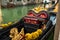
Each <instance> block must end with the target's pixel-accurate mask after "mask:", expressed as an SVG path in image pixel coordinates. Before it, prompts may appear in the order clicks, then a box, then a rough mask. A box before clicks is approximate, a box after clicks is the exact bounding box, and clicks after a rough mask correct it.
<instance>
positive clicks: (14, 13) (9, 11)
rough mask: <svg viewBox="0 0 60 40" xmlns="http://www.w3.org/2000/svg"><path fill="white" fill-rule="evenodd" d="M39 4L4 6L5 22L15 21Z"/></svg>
mask: <svg viewBox="0 0 60 40" xmlns="http://www.w3.org/2000/svg"><path fill="white" fill-rule="evenodd" d="M36 6H37V5H29V6H19V7H15V8H2V15H3V22H4V23H7V22H14V21H18V20H20V19H21V18H22V17H23V16H25V15H26V14H27V12H28V10H30V9H33V8H34V7H36Z"/></svg>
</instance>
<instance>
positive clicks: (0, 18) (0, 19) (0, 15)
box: [0, 1, 2, 24]
mask: <svg viewBox="0 0 60 40" xmlns="http://www.w3.org/2000/svg"><path fill="white" fill-rule="evenodd" d="M1 23H2V11H1V1H0V24H1Z"/></svg>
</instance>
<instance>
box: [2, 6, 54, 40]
mask: <svg viewBox="0 0 60 40" xmlns="http://www.w3.org/2000/svg"><path fill="white" fill-rule="evenodd" d="M36 6H38V5H29V6H19V7H15V8H2V15H3V23H8V22H15V21H18V20H20V19H21V18H22V17H24V16H25V15H26V14H27V12H28V11H29V10H30V9H33V8H34V7H36ZM47 40H53V33H52V34H51V36H50V37H49V38H48V39H47Z"/></svg>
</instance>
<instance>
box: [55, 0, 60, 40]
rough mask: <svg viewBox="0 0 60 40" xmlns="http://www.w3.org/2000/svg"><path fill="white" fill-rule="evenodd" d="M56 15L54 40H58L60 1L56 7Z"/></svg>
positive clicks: (59, 39)
mask: <svg viewBox="0 0 60 40" xmlns="http://www.w3.org/2000/svg"><path fill="white" fill-rule="evenodd" d="M58 6H59V7H58V13H57V21H56V27H55V33H54V40H60V38H59V35H60V33H59V32H60V0H59V5H58Z"/></svg>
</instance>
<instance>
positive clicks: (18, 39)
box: [10, 28, 24, 40]
mask: <svg viewBox="0 0 60 40" xmlns="http://www.w3.org/2000/svg"><path fill="white" fill-rule="evenodd" d="M10 37H11V38H12V40H24V28H22V29H21V32H20V33H18V29H17V28H13V29H11V31H10Z"/></svg>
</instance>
